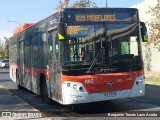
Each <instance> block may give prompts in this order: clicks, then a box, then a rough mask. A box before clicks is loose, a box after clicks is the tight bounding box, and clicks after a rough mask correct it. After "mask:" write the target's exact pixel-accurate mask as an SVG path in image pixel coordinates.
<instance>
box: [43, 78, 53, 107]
mask: <svg viewBox="0 0 160 120" xmlns="http://www.w3.org/2000/svg"><path fill="white" fill-rule="evenodd" d="M41 80H42V81H41V96H42V100H43V101H44V102H45V103H47V104H51V102H52V100H51V99H50V98H49V97H48V88H47V82H46V79H45V77H44V76H43V77H41Z"/></svg>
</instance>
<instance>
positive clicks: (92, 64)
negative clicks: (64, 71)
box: [87, 47, 103, 73]
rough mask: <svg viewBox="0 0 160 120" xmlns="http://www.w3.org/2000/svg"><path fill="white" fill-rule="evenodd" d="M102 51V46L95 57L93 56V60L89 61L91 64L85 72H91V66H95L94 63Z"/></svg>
mask: <svg viewBox="0 0 160 120" xmlns="http://www.w3.org/2000/svg"><path fill="white" fill-rule="evenodd" d="M102 53H103V47H102V48H100V49H99V51H98V53H97V55H96V57H95V58H94V60H93V62H92V63H91V66H90V67H89V69H88V70H87V73H91V72H92V69H93V67H94V66H95V64H96V63H97V61H98V57H99V55H100V54H102Z"/></svg>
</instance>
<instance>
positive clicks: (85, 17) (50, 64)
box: [9, 8, 147, 105]
mask: <svg viewBox="0 0 160 120" xmlns="http://www.w3.org/2000/svg"><path fill="white" fill-rule="evenodd" d="M146 41H147V29H146V26H145V24H144V23H143V22H140V20H139V14H138V10H137V9H135V8H64V9H63V10H61V11H60V12H56V13H54V14H52V15H50V16H49V17H47V18H45V19H43V20H41V21H39V22H37V23H34V24H23V25H21V26H19V27H18V28H16V29H15V30H14V35H13V36H12V37H11V38H10V41H9V58H10V77H11V79H12V80H13V81H15V82H16V83H17V86H18V88H19V89H21V88H26V89H29V90H31V91H33V92H34V93H36V94H39V95H41V96H42V98H43V99H44V101H48V100H54V101H57V102H59V103H60V104H63V105H72V104H81V103H91V102H98V101H107V100H114V99H122V98H131V97H138V96H143V95H144V94H145V76H144V66H143V57H142V42H146Z"/></svg>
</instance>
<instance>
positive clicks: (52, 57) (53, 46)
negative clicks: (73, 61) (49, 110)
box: [48, 29, 61, 101]
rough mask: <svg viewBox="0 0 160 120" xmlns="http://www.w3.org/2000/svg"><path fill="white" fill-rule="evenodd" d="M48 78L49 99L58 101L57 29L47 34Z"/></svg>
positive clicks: (59, 92) (59, 97)
mask: <svg viewBox="0 0 160 120" xmlns="http://www.w3.org/2000/svg"><path fill="white" fill-rule="evenodd" d="M48 47H49V66H48V67H49V78H50V81H49V83H50V88H51V98H53V99H55V100H57V101H59V100H60V99H61V81H60V55H59V54H60V52H59V41H58V36H57V29H55V30H53V31H52V32H49V36H48Z"/></svg>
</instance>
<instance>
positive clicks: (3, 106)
mask: <svg viewBox="0 0 160 120" xmlns="http://www.w3.org/2000/svg"><path fill="white" fill-rule="evenodd" d="M10 116H12V117H10ZM18 119H21V120H22V119H29V120H51V118H46V117H45V115H44V114H43V113H41V112H40V111H38V110H37V109H35V108H33V107H32V106H31V105H29V104H27V103H26V102H24V101H23V100H21V99H20V98H19V97H17V96H15V95H14V94H13V93H11V92H9V91H8V90H6V89H5V88H4V87H3V86H2V85H0V120H18Z"/></svg>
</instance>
